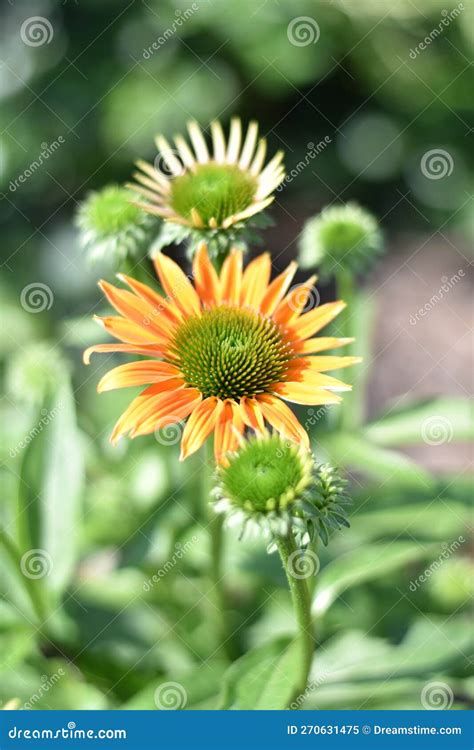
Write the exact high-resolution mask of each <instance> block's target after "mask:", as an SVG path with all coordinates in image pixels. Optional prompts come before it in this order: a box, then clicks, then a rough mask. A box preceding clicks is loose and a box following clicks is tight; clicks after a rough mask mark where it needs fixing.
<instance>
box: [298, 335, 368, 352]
mask: <svg viewBox="0 0 474 750" xmlns="http://www.w3.org/2000/svg"><path fill="white" fill-rule="evenodd" d="M354 341H355V339H349V338H346V339H337V338H333V337H332V336H318V337H316V338H314V339H306V341H295V342H293V351H294V352H296V353H297V354H317V353H318V352H324V351H325V350H326V349H338V348H339V347H340V346H347V344H352V343H353V342H354Z"/></svg>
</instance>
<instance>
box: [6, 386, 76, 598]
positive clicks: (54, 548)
mask: <svg viewBox="0 0 474 750" xmlns="http://www.w3.org/2000/svg"><path fill="white" fill-rule="evenodd" d="M29 438H30V439H29V442H28V447H27V448H26V450H25V455H24V459H23V462H22V467H21V483H20V490H19V514H18V516H19V519H20V528H19V534H18V536H19V546H20V551H21V553H22V554H23V555H24V558H23V559H24V565H25V567H26V569H29V566H31V567H32V566H33V564H34V559H35V558H36V560H37V563H36V564H37V565H40V566H42V567H43V569H44V574H43V575H41V576H39V577H38V579H37V580H41V581H42V583H43V585H44V587H45V588H47V589H48V590H50V591H52V592H54V593H55V594H59V593H61V592H62V591H63V590H64V588H65V587H66V586H67V584H68V582H69V580H70V577H71V573H72V570H73V567H74V564H75V560H76V551H77V542H78V533H79V529H78V520H79V510H80V500H81V492H82V483H83V459H82V450H81V443H80V437H79V434H78V429H77V426H76V415H75V405H74V398H73V394H72V391H71V387H70V384H69V383H68V382H66V381H65V382H63V383H62V384H61V385H60V387H59V388H58V390H57V392H56V394H55V396H54V398H52V399H51V400H50V401H49V402H48V404H47V406H46V405H45V406H44V408H43V409H42V410H41V412H40V413H39V414H38V418H37V421H36V423H35V425H34V427H33V429H32V430H31V431H30V433H29ZM35 550H36V551H37V553H36V555H35V554H33V552H32V551H35ZM32 569H33V568H32ZM33 572H34V573H36V572H38V571H33Z"/></svg>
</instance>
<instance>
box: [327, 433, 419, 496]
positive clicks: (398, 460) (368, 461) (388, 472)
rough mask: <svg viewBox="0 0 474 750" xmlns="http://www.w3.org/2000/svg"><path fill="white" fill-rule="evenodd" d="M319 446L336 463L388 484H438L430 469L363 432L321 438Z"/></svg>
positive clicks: (416, 485)
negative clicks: (370, 440)
mask: <svg viewBox="0 0 474 750" xmlns="http://www.w3.org/2000/svg"><path fill="white" fill-rule="evenodd" d="M319 448H320V449H321V450H322V451H324V452H326V453H327V454H328V457H329V460H330V462H331V463H333V464H335V465H336V466H339V467H343V466H346V467H348V468H354V469H358V470H360V471H362V472H364V473H365V474H367V475H368V476H370V477H371V478H372V479H375V480H379V481H381V482H383V484H384V486H397V487H407V488H413V489H422V490H427V489H431V488H433V486H434V480H433V479H432V477H431V476H430V474H429V473H428V472H426V471H425V470H424V469H422V468H421V467H420V466H418V465H417V464H416V463H415V462H414V461H412V460H411V459H409V458H408V457H407V456H404V455H402V454H401V453H396V452H395V451H388V450H386V449H384V448H379V447H378V446H376V445H374V444H373V443H369V442H368V441H367V440H365V439H364V437H363V436H361V435H357V434H347V433H340V434H335V435H329V436H325V437H322V438H321V439H320V444H319Z"/></svg>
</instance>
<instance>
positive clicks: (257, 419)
mask: <svg viewBox="0 0 474 750" xmlns="http://www.w3.org/2000/svg"><path fill="white" fill-rule="evenodd" d="M239 405H240V416H241V417H242V421H243V422H244V424H246V425H247V427H251V428H252V429H253V430H255V432H261V433H263V432H264V431H265V422H264V421H263V414H262V410H261V409H260V405H259V403H258V401H257V399H256V398H249V397H248V396H243V397H242V398H241V399H240V404H239Z"/></svg>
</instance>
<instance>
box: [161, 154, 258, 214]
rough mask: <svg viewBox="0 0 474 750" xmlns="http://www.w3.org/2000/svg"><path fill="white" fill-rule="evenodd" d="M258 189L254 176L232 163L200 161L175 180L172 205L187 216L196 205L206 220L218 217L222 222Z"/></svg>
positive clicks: (172, 187) (242, 207)
mask: <svg viewBox="0 0 474 750" xmlns="http://www.w3.org/2000/svg"><path fill="white" fill-rule="evenodd" d="M255 190H256V182H255V180H254V178H253V177H252V176H251V175H250V174H247V173H246V172H243V171H242V170H241V169H239V168H238V167H236V166H234V165H232V164H215V163H209V164H199V165H197V166H196V168H195V169H194V171H193V172H186V174H183V175H181V176H179V177H176V178H175V179H174V180H173V181H172V185H171V205H172V207H173V208H174V210H175V211H176V213H177V214H179V215H180V216H183V217H184V218H186V219H190V218H192V217H191V211H192V209H195V210H196V211H197V213H198V214H199V216H200V218H201V219H202V221H203V222H204V224H206V225H207V224H209V222H210V220H211V219H215V220H216V222H217V224H218V225H219V226H220V225H221V224H222V222H223V221H224V219H227V218H228V217H230V216H233V215H234V214H236V213H239V212H240V211H243V210H244V209H246V208H248V206H250V204H251V203H252V200H253V198H254V195H255Z"/></svg>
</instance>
